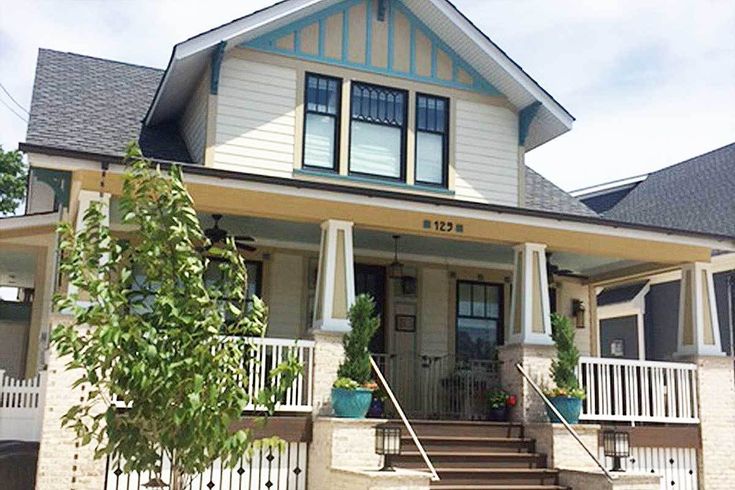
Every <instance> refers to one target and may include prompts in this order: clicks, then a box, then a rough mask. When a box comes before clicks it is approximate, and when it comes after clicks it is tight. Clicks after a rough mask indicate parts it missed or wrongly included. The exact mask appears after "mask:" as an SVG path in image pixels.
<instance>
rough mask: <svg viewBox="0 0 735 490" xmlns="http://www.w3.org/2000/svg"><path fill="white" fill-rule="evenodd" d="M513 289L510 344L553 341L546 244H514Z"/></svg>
mask: <svg viewBox="0 0 735 490" xmlns="http://www.w3.org/2000/svg"><path fill="white" fill-rule="evenodd" d="M513 250H514V256H515V258H514V261H513V264H514V265H513V293H512V303H511V310H510V318H511V323H510V335H509V337H508V343H509V344H527V345H551V344H552V343H553V342H552V340H551V317H550V313H549V280H548V277H546V245H541V244H538V243H523V244H520V245H516V246H515V247H513Z"/></svg>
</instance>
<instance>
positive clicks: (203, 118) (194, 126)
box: [181, 77, 209, 163]
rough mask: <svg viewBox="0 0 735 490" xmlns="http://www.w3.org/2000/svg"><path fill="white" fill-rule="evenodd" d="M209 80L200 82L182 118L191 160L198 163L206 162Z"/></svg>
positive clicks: (183, 132)
mask: <svg viewBox="0 0 735 490" xmlns="http://www.w3.org/2000/svg"><path fill="white" fill-rule="evenodd" d="M208 88H209V78H208V77H204V78H202V80H201V81H200V82H199V85H198V86H197V89H196V91H195V92H194V95H193V96H192V98H191V100H190V101H189V104H188V105H187V106H186V109H184V114H183V115H182V116H181V133H182V135H183V137H184V141H185V142H186V147H187V149H188V150H189V154H190V155H191V158H192V159H193V160H194V162H196V163H201V162H202V161H203V160H204V147H205V145H206V138H207V98H208V96H209V90H208Z"/></svg>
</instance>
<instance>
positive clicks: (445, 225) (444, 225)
mask: <svg viewBox="0 0 735 490" xmlns="http://www.w3.org/2000/svg"><path fill="white" fill-rule="evenodd" d="M424 230H431V231H436V232H439V233H447V234H450V233H464V225H463V224H462V223H457V222H456V221H447V220H441V219H425V220H424Z"/></svg>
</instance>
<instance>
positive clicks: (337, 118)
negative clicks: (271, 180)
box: [301, 72, 344, 173]
mask: <svg viewBox="0 0 735 490" xmlns="http://www.w3.org/2000/svg"><path fill="white" fill-rule="evenodd" d="M310 78H317V79H325V80H329V81H334V82H337V112H336V114H329V113H328V112H322V111H313V110H309V79H310ZM343 83H344V82H343V79H341V78H339V77H333V76H330V75H323V74H321V73H314V72H306V73H305V76H304V124H303V132H302V134H303V137H302V138H301V140H302V141H301V167H302V168H305V169H309V170H314V171H319V172H332V173H339V154H340V143H341V142H340V135H341V124H342V84H343ZM309 114H317V115H320V116H328V117H333V118H334V155H333V157H332V167H331V168H328V167H320V166H318V165H309V164H308V163H306V120H307V118H308V117H309Z"/></svg>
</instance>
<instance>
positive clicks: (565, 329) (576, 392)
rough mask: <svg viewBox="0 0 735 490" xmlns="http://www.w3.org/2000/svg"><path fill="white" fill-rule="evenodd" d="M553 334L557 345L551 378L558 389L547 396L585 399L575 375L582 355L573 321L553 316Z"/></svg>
mask: <svg viewBox="0 0 735 490" xmlns="http://www.w3.org/2000/svg"><path fill="white" fill-rule="evenodd" d="M551 332H552V333H551V336H552V339H553V340H554V344H555V345H556V359H554V360H553V361H552V362H551V377H552V379H553V380H554V384H555V385H556V388H555V389H552V390H549V392H548V393H547V396H550V397H556V396H568V397H574V398H584V391H583V390H581V389H580V387H579V379H577V375H576V373H575V370H576V368H577V365H578V364H579V358H580V353H579V349H577V346H576V345H575V344H574V336H575V334H576V331H575V330H574V326H573V325H572V322H571V320H570V319H569V318H567V317H565V316H562V315H559V314H556V313H554V314H552V315H551Z"/></svg>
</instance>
